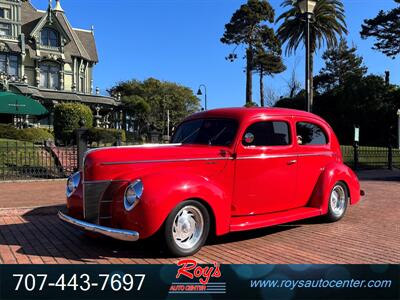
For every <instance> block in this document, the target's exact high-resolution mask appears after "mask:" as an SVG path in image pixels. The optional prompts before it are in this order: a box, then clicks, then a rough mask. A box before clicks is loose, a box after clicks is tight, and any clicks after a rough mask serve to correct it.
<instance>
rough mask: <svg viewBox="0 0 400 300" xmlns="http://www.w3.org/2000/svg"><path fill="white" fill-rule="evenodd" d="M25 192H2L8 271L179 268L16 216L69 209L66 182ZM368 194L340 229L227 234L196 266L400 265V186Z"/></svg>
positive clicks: (152, 248) (305, 226)
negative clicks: (14, 267) (28, 267)
mask: <svg viewBox="0 0 400 300" xmlns="http://www.w3.org/2000/svg"><path fill="white" fill-rule="evenodd" d="M22 185H23V186H27V187H28V189H27V190H21V188H20V189H18V184H8V183H7V184H4V183H1V184H0V189H1V191H2V193H0V194H3V195H2V196H0V205H2V206H3V207H6V206H7V205H8V206H10V207H14V209H11V210H10V209H8V210H7V209H2V210H1V209H0V259H1V260H2V262H3V263H22V264H26V263H32V264H42V263H46V264H58V263H63V264H70V263H73V264H81V263H89V264H92V263H103V264H108V263H129V264H137V263H141V264H148V263H176V262H177V259H174V258H168V257H166V256H165V254H163V253H160V251H159V250H158V249H159V248H158V247H157V245H156V244H155V243H154V241H152V242H146V241H143V242H136V243H125V242H119V241H112V240H111V241H110V240H109V239H92V238H89V237H87V236H85V235H83V234H82V233H81V232H80V231H77V230H75V229H74V228H71V227H69V226H67V225H65V224H63V223H62V222H61V221H59V220H58V219H57V217H56V216H55V214H54V213H55V212H56V210H57V207H55V208H50V209H47V210H43V209H41V208H36V209H15V207H17V206H18V205H19V204H21V203H22V205H23V207H26V205H29V204H30V205H32V206H37V205H33V204H35V203H36V204H37V202H35V199H37V198H38V195H39V196H40V199H41V200H43V201H42V205H43V206H45V205H47V204H58V203H62V202H64V182H45V183H44V182H43V183H40V184H38V183H32V184H31V183H29V184H27V185H26V184H22ZM22 185H21V184H20V187H21V186H22ZM4 187H7V188H8V189H7V191H6V192H5V193H6V195H8V196H7V197H6V198H4V190H5V189H3V188H4ZM362 188H363V189H364V190H365V191H366V193H367V195H366V196H365V197H364V198H363V201H362V202H361V203H359V204H358V205H356V206H354V207H351V208H350V210H349V211H348V212H347V215H346V217H345V218H344V219H343V220H342V221H340V222H337V223H330V224H328V223H323V222H321V220H320V219H319V218H316V219H310V220H304V221H300V222H296V223H291V224H287V225H281V226H275V227H271V228H265V229H260V230H254V231H248V232H241V233H234V234H229V235H226V236H223V237H217V238H215V239H213V240H212V241H209V242H208V243H207V245H206V246H205V247H203V249H202V250H201V251H200V252H199V253H197V254H196V255H195V256H194V258H195V259H196V260H197V261H198V262H200V263H207V262H213V261H218V262H220V263H283V264H286V263H352V264H356V263H400V247H399V245H400V225H399V223H400V201H399V200H400V198H399V194H400V181H363V182H362ZM12 190H13V191H14V195H13V194H12ZM33 191H36V192H33ZM37 192H39V193H37ZM35 193H37V194H36V196H35V195H34V194H35ZM16 194H17V195H20V196H21V197H16ZM52 197H54V198H52ZM16 198H19V199H16ZM4 199H7V200H8V202H7V203H3V202H4ZM52 199H53V202H51V200H52ZM54 199H56V201H54ZM1 212H2V213H1Z"/></svg>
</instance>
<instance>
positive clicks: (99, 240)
mask: <svg viewBox="0 0 400 300" xmlns="http://www.w3.org/2000/svg"><path fill="white" fill-rule="evenodd" d="M59 210H61V211H64V210H65V206H51V207H39V208H35V209H32V210H30V211H28V212H26V213H25V214H23V215H22V216H21V217H22V218H21V217H19V218H18V217H15V216H14V217H10V218H13V219H12V220H13V221H10V220H9V221H8V222H6V223H2V224H1V225H0V245H8V246H18V248H15V247H10V249H15V250H14V251H15V252H16V253H17V255H18V254H19V255H23V256H25V257H26V256H28V257H38V256H39V257H53V258H54V259H55V260H57V259H68V260H71V261H72V262H76V261H78V262H84V263H85V262H88V263H93V261H98V262H99V263H101V262H102V261H104V260H110V259H111V260H113V259H116V262H119V263H133V262H135V263H137V262H139V263H148V262H153V263H171V261H163V259H167V258H171V257H170V256H169V255H168V254H167V253H166V251H163V245H162V244H161V242H160V239H157V237H153V238H150V239H146V240H140V241H137V242H133V243H132V242H124V241H117V240H113V239H111V238H107V237H90V236H88V235H87V234H85V233H83V232H82V231H80V230H78V229H76V228H74V227H72V226H70V225H68V224H65V223H64V222H62V221H61V220H59V219H58V217H57V216H56V212H58V211H59ZM15 219H18V220H15ZM21 219H22V221H21ZM315 219H318V218H315ZM317 222H318V223H319V222H321V221H317V220H314V219H309V220H303V221H301V222H295V223H289V224H285V225H279V226H274V227H268V228H262V229H256V230H250V231H244V232H235V233H230V234H227V235H224V236H219V237H215V236H211V237H210V238H209V239H208V241H207V243H206V244H207V245H210V246H212V245H220V244H229V243H234V242H240V241H246V240H250V239H255V238H260V237H264V236H268V235H274V234H278V233H280V232H283V231H287V230H291V229H293V228H297V227H299V226H303V225H307V224H314V223H317ZM14 256H15V254H14ZM141 259H143V261H141ZM3 260H4V259H3ZM129 260H135V261H129ZM27 262H28V263H29V260H28V261H27ZM32 262H33V261H32Z"/></svg>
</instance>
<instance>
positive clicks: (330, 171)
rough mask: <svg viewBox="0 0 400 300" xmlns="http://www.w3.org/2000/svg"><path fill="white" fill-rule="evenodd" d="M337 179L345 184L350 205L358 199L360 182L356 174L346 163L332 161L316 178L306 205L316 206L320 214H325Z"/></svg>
mask: <svg viewBox="0 0 400 300" xmlns="http://www.w3.org/2000/svg"><path fill="white" fill-rule="evenodd" d="M338 181H343V182H344V183H345V184H346V185H347V187H348V189H349V193H350V204H351V205H354V204H356V203H357V202H358V201H360V183H359V181H358V178H357V176H356V174H355V173H354V172H353V171H352V170H351V169H350V168H349V167H347V166H346V165H344V164H342V163H338V162H333V163H330V164H329V165H327V166H326V167H325V169H324V171H323V172H322V173H321V175H320V177H319V178H318V181H317V184H316V186H315V188H314V191H313V194H312V196H311V199H310V202H309V204H308V206H310V207H318V208H320V209H321V213H322V214H326V213H327V212H328V202H329V196H330V193H331V190H332V188H333V186H334V185H335V183H336V182H338Z"/></svg>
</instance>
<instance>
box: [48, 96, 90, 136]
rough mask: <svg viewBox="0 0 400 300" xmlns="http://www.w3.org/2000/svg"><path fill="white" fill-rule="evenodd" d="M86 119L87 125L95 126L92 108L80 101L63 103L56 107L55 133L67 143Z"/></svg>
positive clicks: (88, 126)
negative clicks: (79, 102) (81, 121)
mask: <svg viewBox="0 0 400 300" xmlns="http://www.w3.org/2000/svg"><path fill="white" fill-rule="evenodd" d="M80 120H84V122H85V127H87V128H90V127H92V126H93V113H92V111H91V109H90V108H89V107H88V106H86V105H84V104H78V103H62V104H59V105H57V106H56V107H55V108H54V134H55V137H56V139H57V140H60V141H63V142H64V143H67V142H69V141H71V140H72V139H73V138H74V131H75V130H76V129H78V128H80V127H81V126H80V125H79V123H80Z"/></svg>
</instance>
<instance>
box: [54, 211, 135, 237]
mask: <svg viewBox="0 0 400 300" xmlns="http://www.w3.org/2000/svg"><path fill="white" fill-rule="evenodd" d="M58 217H59V218H60V219H61V220H62V221H64V222H66V223H68V224H71V225H73V226H76V227H78V228H80V229H83V230H86V231H90V232H95V233H99V234H102V235H105V236H108V237H111V238H114V239H117V240H121V241H128V242H134V241H137V240H138V239H139V233H138V232H136V231H131V230H124V229H116V228H110V227H104V226H100V225H96V224H92V223H88V222H85V221H81V220H78V219H75V218H72V217H70V216H67V215H66V214H63V213H62V212H61V211H59V212H58Z"/></svg>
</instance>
